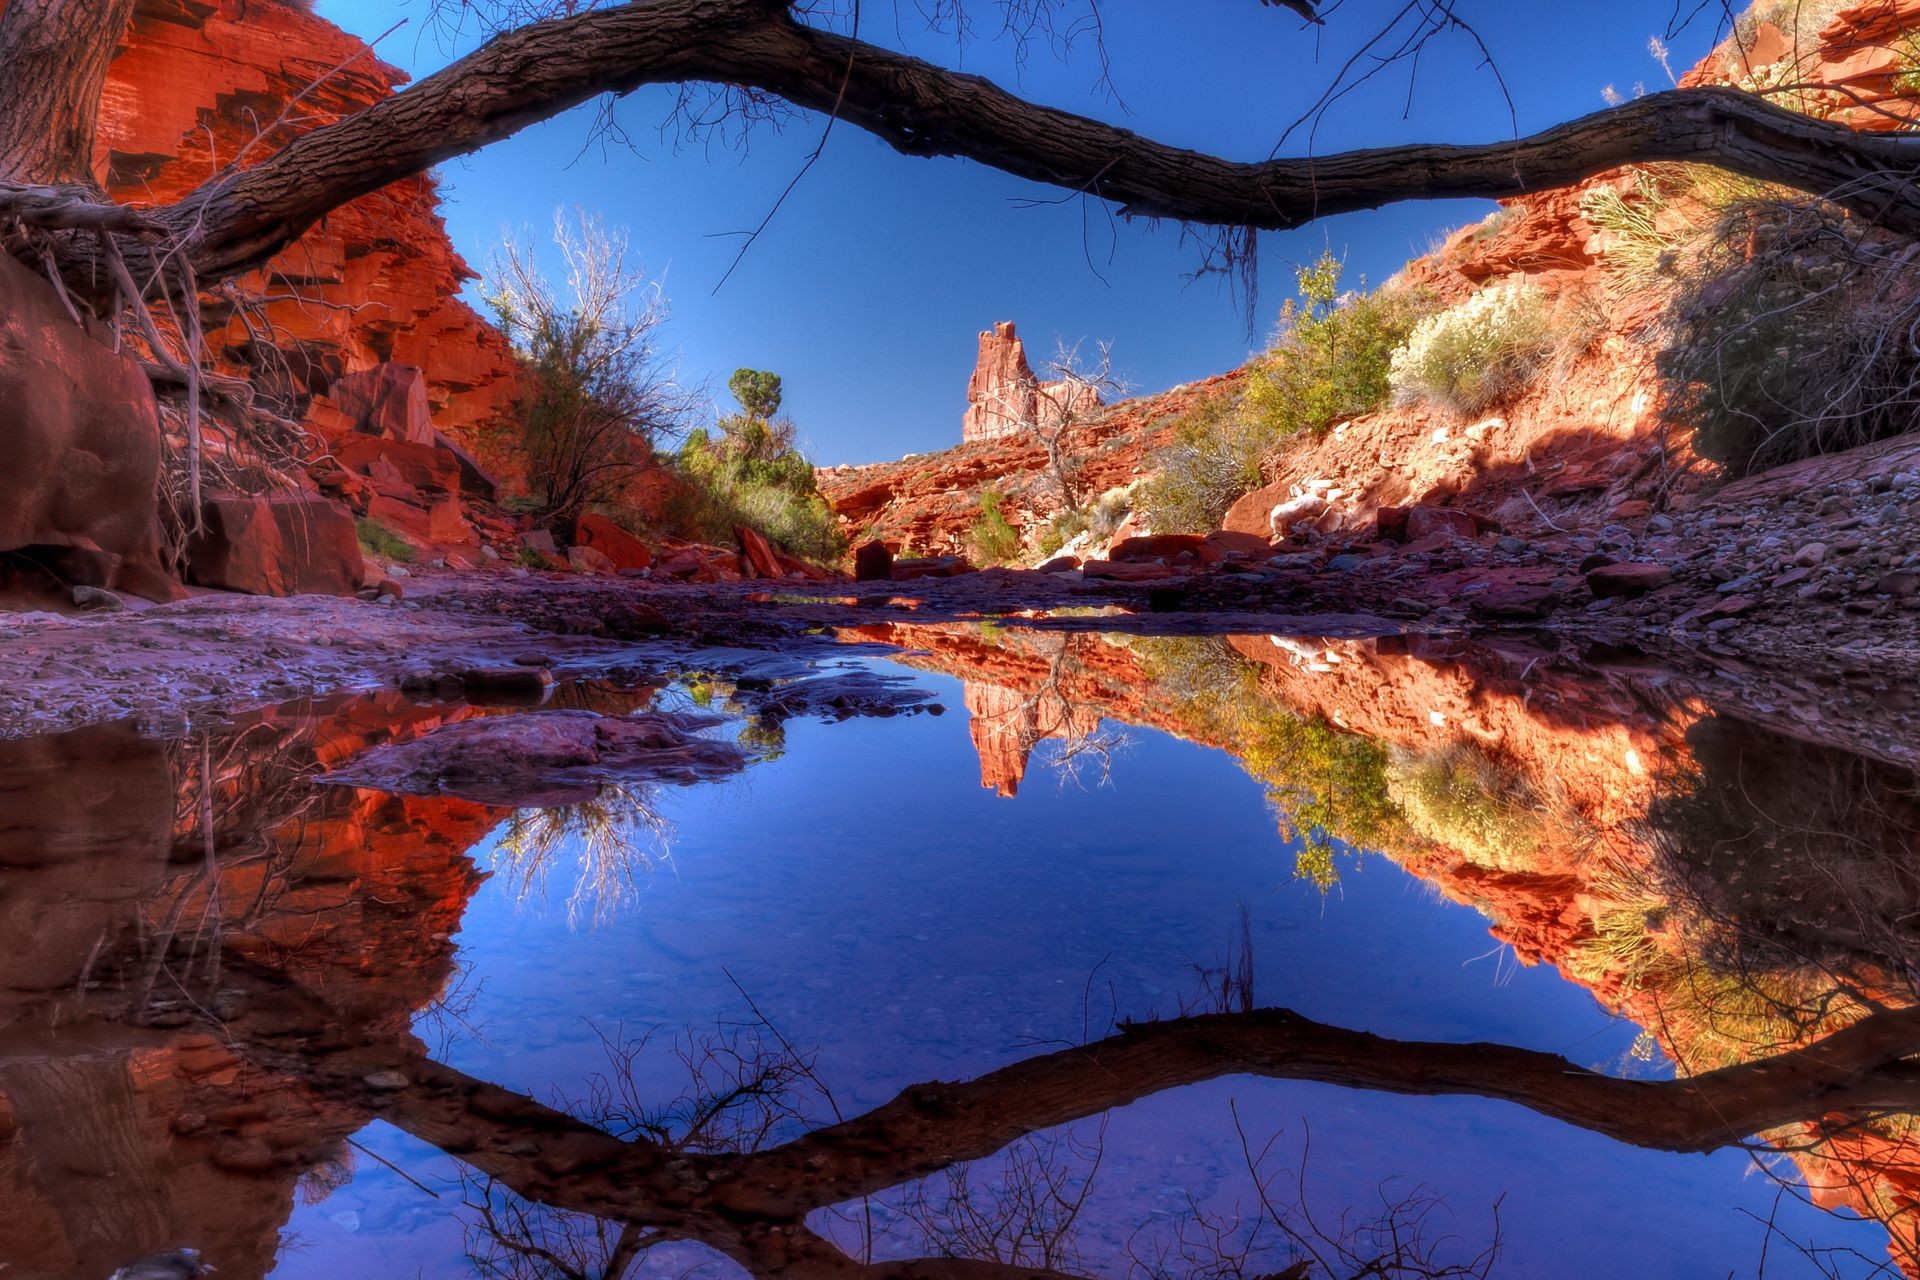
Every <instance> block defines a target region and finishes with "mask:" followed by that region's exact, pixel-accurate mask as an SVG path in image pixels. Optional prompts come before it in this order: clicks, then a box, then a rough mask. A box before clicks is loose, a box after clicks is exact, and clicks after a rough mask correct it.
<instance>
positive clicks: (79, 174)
mask: <svg viewBox="0 0 1920 1280" xmlns="http://www.w3.org/2000/svg"><path fill="white" fill-rule="evenodd" d="M0 3H4V4H5V7H4V9H0V84H4V85H5V86H6V87H5V90H4V91H0V178H7V179H11V180H12V181H14V182H18V183H31V184H37V185H42V186H54V185H59V184H64V183H82V184H85V185H87V186H95V182H94V172H93V146H94V137H95V134H96V132H97V130H98V127H99V122H100V93H101V90H102V89H103V88H104V87H105V86H106V82H107V67H108V65H109V64H110V63H112V61H113V56H114V54H115V52H116V51H117V50H118V49H119V47H120V38H121V36H122V35H123V34H124V33H125V32H126V29H127V24H128V23H129V22H131V21H132V20H133V5H134V0H0Z"/></svg>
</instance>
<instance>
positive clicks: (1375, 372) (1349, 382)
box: [1244, 252, 1424, 441]
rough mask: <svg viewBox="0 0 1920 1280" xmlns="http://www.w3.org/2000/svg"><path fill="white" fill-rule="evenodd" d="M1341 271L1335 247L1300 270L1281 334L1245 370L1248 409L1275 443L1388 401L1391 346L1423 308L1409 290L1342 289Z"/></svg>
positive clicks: (1319, 429) (1317, 430)
mask: <svg viewBox="0 0 1920 1280" xmlns="http://www.w3.org/2000/svg"><path fill="white" fill-rule="evenodd" d="M1343 271H1344V265H1343V263H1342V262H1341V260H1340V259H1338V258H1336V257H1334V256H1333V254H1332V253H1331V252H1328V253H1323V254H1321V255H1320V258H1319V260H1318V261H1316V262H1315V263H1314V264H1313V265H1312V266H1310V267H1305V268H1302V270H1301V271H1300V274H1299V296H1298V297H1297V298H1294V299H1289V300H1288V301H1287V304H1286V306H1285V307H1284V308H1282V309H1281V312H1280V329H1279V336H1278V338H1277V339H1276V341H1275V342H1274V344H1273V346H1272V347H1271V348H1269V349H1268V351H1267V353H1266V355H1264V356H1263V357H1261V359H1260V360H1258V361H1257V362H1255V364H1254V366H1253V367H1252V368H1251V369H1250V370H1249V371H1248V374H1247V384H1246V386H1247V389H1246V393H1245V402H1244V407H1245V410H1246V413H1247V415H1248V417H1249V418H1250V419H1251V420H1252V422H1253V425H1254V426H1255V427H1256V428H1258V429H1259V430H1260V431H1262V432H1263V433H1264V434H1265V435H1266V436H1267V437H1268V438H1269V439H1270V440H1275V441H1278V440H1283V439H1285V438H1286V437H1288V436H1291V435H1293V434H1295V433H1297V432H1301V431H1308V432H1313V433H1316V434H1317V433H1320V432H1324V431H1326V430H1328V429H1329V428H1331V427H1333V426H1335V425H1336V424H1338V423H1340V422H1343V421H1345V420H1347V419H1349V418H1355V417H1358V416H1359V415H1361V414H1363V413H1371V412H1373V411H1374V410H1375V409H1378V408H1380V407H1381V406H1382V405H1384V404H1385V403H1386V402H1387V395H1388V392H1389V390H1390V386H1389V382H1388V374H1389V370H1390V367H1391V364H1392V360H1393V353H1394V350H1395V349H1396V348H1397V347H1399V346H1400V345H1401V343H1403V342H1404V341H1406V339H1407V337H1408V336H1409V335H1410V334H1411V333H1412V332H1413V330H1414V326H1415V325H1416V323H1417V322H1418V321H1419V319H1420V316H1421V314H1422V312H1423V310H1424V306H1423V304H1422V303H1421V300H1420V299H1419V298H1418V297H1416V296H1415V295H1414V294H1412V293H1410V292H1408V291H1407V290H1404V289H1395V288H1386V289H1377V290H1375V291H1373V292H1371V293H1368V292H1364V291H1355V292H1349V293H1344V294H1343V293H1342V292H1341V290H1340V279H1341V275H1342V274H1343ZM1364 284H1365V282H1364V281H1363V282H1362V286H1363V290H1364Z"/></svg>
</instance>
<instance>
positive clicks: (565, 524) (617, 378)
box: [487, 211, 692, 528]
mask: <svg viewBox="0 0 1920 1280" xmlns="http://www.w3.org/2000/svg"><path fill="white" fill-rule="evenodd" d="M553 242H554V244H555V245H556V246H558V247H559V250H560V256H561V259H562V260H563V261H564V262H565V264H566V281H567V290H568V293H569V294H570V295H571V296H570V299H569V300H568V301H565V302H563V301H562V300H561V299H560V297H559V295H558V294H556V292H555V291H554V288H553V286H552V285H551V284H550V283H549V282H548V280H547V278H546V276H544V275H543V274H542V273H541V272H540V270H539V268H538V267H537V266H536V264H535V262H534V257H533V252H532V250H531V249H530V248H527V247H524V246H522V245H521V244H520V243H519V242H517V241H515V240H513V239H511V238H509V239H507V240H505V241H504V242H503V243H502V245H501V248H500V252H499V253H498V254H496V255H495V258H494V262H493V271H492V281H491V284H490V287H489V289H488V291H487V301H488V303H489V305H491V306H492V308H493V311H494V314H495V315H496V316H497V317H498V319H499V323H500V328H501V330H502V332H504V333H505V334H506V336H507V340H508V341H509V342H510V343H512V344H513V349H514V353H515V354H516V355H517V356H519V358H520V360H521V363H522V366H523V372H524V375H525V381H524V383H523V387H522V391H521V394H520V399H519V403H518V405H517V414H516V417H517V423H516V425H517V428H518V431H519V436H520V438H519V441H518V442H517V443H518V444H519V445H520V447H521V448H522V449H523V450H524V451H525V453H526V457H527V470H528V474H529V477H530V479H531V481H532V485H533V491H534V497H535V499H536V500H537V501H538V502H539V504H540V508H541V511H542V514H543V515H544V516H545V517H546V519H547V520H548V521H549V522H550V523H552V524H554V525H557V526H559V527H561V528H571V526H572V524H573V522H574V521H575V520H576V519H578V518H579V516H580V514H581V513H582V512H583V511H584V510H585V509H586V508H587V507H588V506H590V505H592V504H594V503H597V502H605V501H608V500H610V499H612V498H614V497H615V496H616V495H617V494H618V493H619V490H620V487H621V485H622V483H623V482H625V481H626V480H628V479H629V478H631V477H632V476H633V475H634V474H635V473H636V472H638V471H640V470H642V469H643V468H645V467H646V466H648V465H649V464H650V462H651V460H652V457H653V447H652V446H653V441H654V440H655V439H656V438H657V437H659V436H661V435H663V434H666V433H668V432H670V431H672V430H673V429H675V428H676V427H677V426H678V425H679V424H680V423H681V422H682V421H683V420H684V418H685V417H686V415H687V413H688V411H689V410H690V408H691V406H692V397H691V396H690V395H689V394H688V393H687V392H686V391H685V390H684V389H683V388H681V387H680V386H679V385H678V384H677V383H676V382H675V381H674V379H673V376H672V373H671V371H670V370H669V369H668V368H667V366H666V362H665V359H664V357H663V354H662V352H661V350H660V345H659V344H660V331H661V329H662V327H663V326H664V325H665V324H666V320H667V299H666V295H665V294H664V293H662V292H661V290H660V286H659V285H658V284H657V283H656V282H652V281H649V280H648V279H647V277H646V274H645V272H644V271H642V270H639V269H637V268H629V267H628V265H627V236H626V233H625V232H624V231H619V230H609V229H608V228H607V227H606V226H605V225H604V224H603V223H602V222H601V220H600V219H599V217H598V216H596V215H590V214H586V213H583V212H578V211H576V212H575V214H574V215H573V217H572V218H571V219H569V218H568V217H567V215H566V214H564V213H556V214H555V215H554V229H553Z"/></svg>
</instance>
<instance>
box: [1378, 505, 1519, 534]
mask: <svg viewBox="0 0 1920 1280" xmlns="http://www.w3.org/2000/svg"><path fill="white" fill-rule="evenodd" d="M1374 519H1375V521H1376V523H1377V525H1378V528H1379V536H1380V538H1381V539H1383V540H1385V541H1388V542H1419V541H1421V540H1422V539H1424V538H1431V537H1434V536H1436V535H1440V536H1444V537H1448V538H1475V537H1478V536H1479V535H1480V534H1482V533H1484V532H1486V531H1487V530H1489V529H1497V528H1499V526H1498V525H1497V524H1495V523H1494V522H1493V521H1491V520H1488V519H1487V518H1486V517H1484V516H1477V515H1475V514H1474V513H1473V512H1471V511H1463V510H1461V509H1460V508H1458V507H1435V506H1429V505H1427V504H1425V503H1421V504H1418V505H1415V506H1411V507H1381V508H1380V510H1379V511H1378V512H1377V513H1376V514H1375V516H1374Z"/></svg>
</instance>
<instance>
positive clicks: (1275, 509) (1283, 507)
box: [1228, 493, 1328, 538]
mask: <svg viewBox="0 0 1920 1280" xmlns="http://www.w3.org/2000/svg"><path fill="white" fill-rule="evenodd" d="M1327 509H1328V503H1327V500H1326V499H1325V498H1323V497H1321V496H1320V495H1319V494H1317V493H1302V494H1299V495H1296V496H1294V497H1291V498H1288V499H1286V500H1285V501H1284V502H1276V503H1274V504H1273V506H1271V507H1269V508H1268V509H1267V521H1266V523H1267V531H1268V532H1269V533H1271V534H1272V535H1273V536H1274V537H1276V538H1284V537H1287V536H1288V535H1289V534H1291V533H1292V532H1293V527H1294V526H1295V525H1297V524H1301V523H1303V522H1305V523H1313V522H1316V521H1318V520H1320V519H1321V518H1322V517H1323V516H1325V515H1326V514H1327ZM1228 514H1229V516H1231V515H1232V513H1231V512H1229V513H1228ZM1229 527H1231V525H1230V526H1229Z"/></svg>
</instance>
